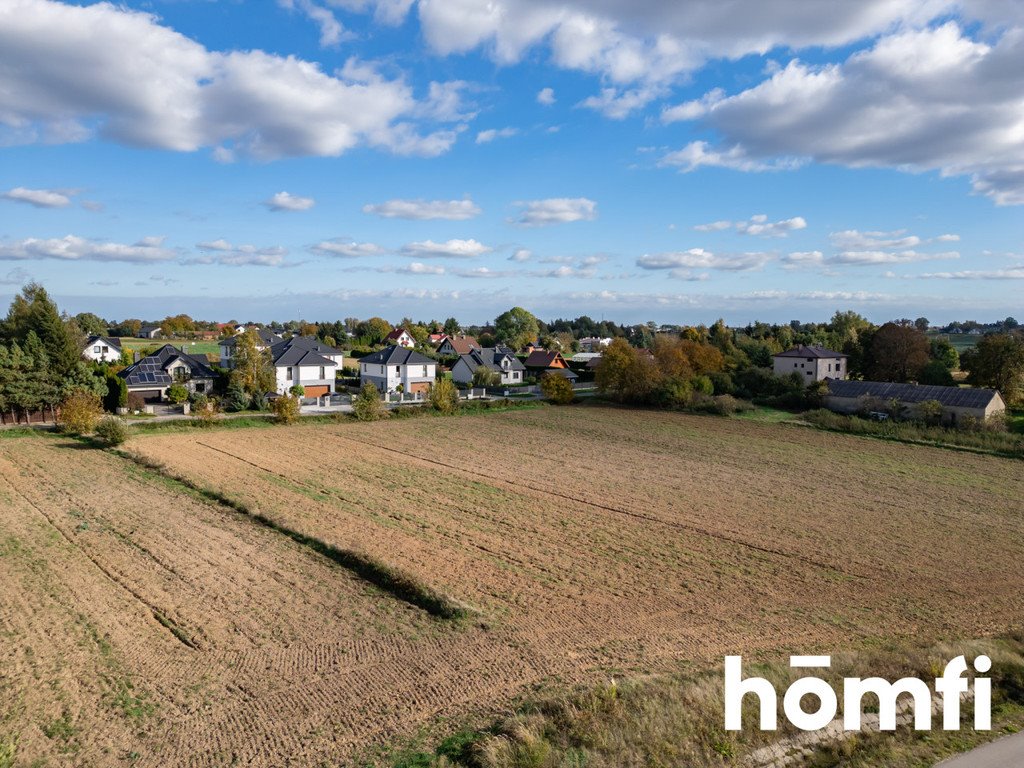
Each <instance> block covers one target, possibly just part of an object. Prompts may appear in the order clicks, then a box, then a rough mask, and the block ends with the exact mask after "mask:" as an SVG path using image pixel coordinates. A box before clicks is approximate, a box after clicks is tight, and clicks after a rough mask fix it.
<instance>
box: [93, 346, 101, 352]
mask: <svg viewBox="0 0 1024 768" xmlns="http://www.w3.org/2000/svg"><path fill="white" fill-rule="evenodd" d="M92 351H93V352H99V351H100V348H99V347H93V348H92Z"/></svg>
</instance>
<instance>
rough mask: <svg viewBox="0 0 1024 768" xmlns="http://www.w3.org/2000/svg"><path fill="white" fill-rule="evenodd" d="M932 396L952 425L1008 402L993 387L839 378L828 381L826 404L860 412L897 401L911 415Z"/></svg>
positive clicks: (996, 410)
mask: <svg viewBox="0 0 1024 768" xmlns="http://www.w3.org/2000/svg"><path fill="white" fill-rule="evenodd" d="M930 400H935V401H937V402H939V403H940V404H941V405H942V422H943V423H944V424H950V425H956V424H958V423H962V422H963V421H964V419H965V418H966V417H973V418H974V419H977V420H978V421H985V420H986V419H989V418H991V417H992V416H996V415H998V414H1001V413H1005V411H1006V403H1004V402H1003V398H1002V396H1001V395H1000V394H999V393H998V392H997V391H996V390H994V389H976V388H973V387H938V386H926V385H921V384H898V383H893V382H887V381H841V380H838V379H833V380H830V381H829V383H828V394H826V395H825V406H826V407H827V408H828V409H829V410H832V411H836V412H838V413H859V412H864V411H887V410H888V409H889V407H890V406H891V404H893V403H896V404H898V407H899V410H900V415H909V416H912V415H914V409H915V407H916V406H918V405H920V404H921V403H924V402H927V401H930Z"/></svg>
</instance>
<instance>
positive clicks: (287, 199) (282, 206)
mask: <svg viewBox="0 0 1024 768" xmlns="http://www.w3.org/2000/svg"><path fill="white" fill-rule="evenodd" d="M263 204H264V205H265V206H267V208H269V209H270V210H272V211H308V210H309V209H310V208H312V207H313V206H314V205H316V200H314V199H313V198H312V197H300V196H299V195H292V194H290V193H288V192H278V193H277V194H276V195H274V196H273V197H271V198H270V199H269V200H264V201H263Z"/></svg>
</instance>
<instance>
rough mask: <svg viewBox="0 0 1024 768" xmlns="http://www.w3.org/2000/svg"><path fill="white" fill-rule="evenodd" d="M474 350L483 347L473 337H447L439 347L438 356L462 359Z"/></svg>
mask: <svg viewBox="0 0 1024 768" xmlns="http://www.w3.org/2000/svg"><path fill="white" fill-rule="evenodd" d="M474 349H482V347H481V346H480V342H479V341H477V340H476V338H475V337H473V336H461V335H460V336H447V337H445V340H444V341H442V342H441V344H440V345H439V346H438V347H437V354H439V355H441V357H460V356H462V355H468V354H469V353H470V352H472V351H473V350H474Z"/></svg>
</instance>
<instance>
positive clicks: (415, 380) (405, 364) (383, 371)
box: [359, 345, 437, 394]
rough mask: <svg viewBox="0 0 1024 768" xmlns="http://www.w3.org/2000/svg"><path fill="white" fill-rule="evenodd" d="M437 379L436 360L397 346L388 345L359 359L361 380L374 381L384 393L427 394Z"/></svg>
mask: <svg viewBox="0 0 1024 768" xmlns="http://www.w3.org/2000/svg"><path fill="white" fill-rule="evenodd" d="M436 378H437V363H436V362H435V361H433V360H431V359H430V358H429V357H425V356H424V355H421V354H420V353H419V352H413V351H412V350H411V349H405V348H404V347H400V346H397V345H393V346H390V347H385V348H384V349H382V350H381V351H380V352H374V353H373V354H372V355H367V356H366V357H364V358H362V359H361V360H360V361H359V381H360V383H362V384H367V383H370V384H373V385H374V386H375V387H377V389H379V390H380V391H381V392H383V393H385V394H386V393H390V392H397V391H402V392H422V393H424V394H425V393H426V392H427V391H428V390H429V389H430V387H431V385H432V384H433V383H434V380H435V379H436ZM399 387H401V390H399Z"/></svg>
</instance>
